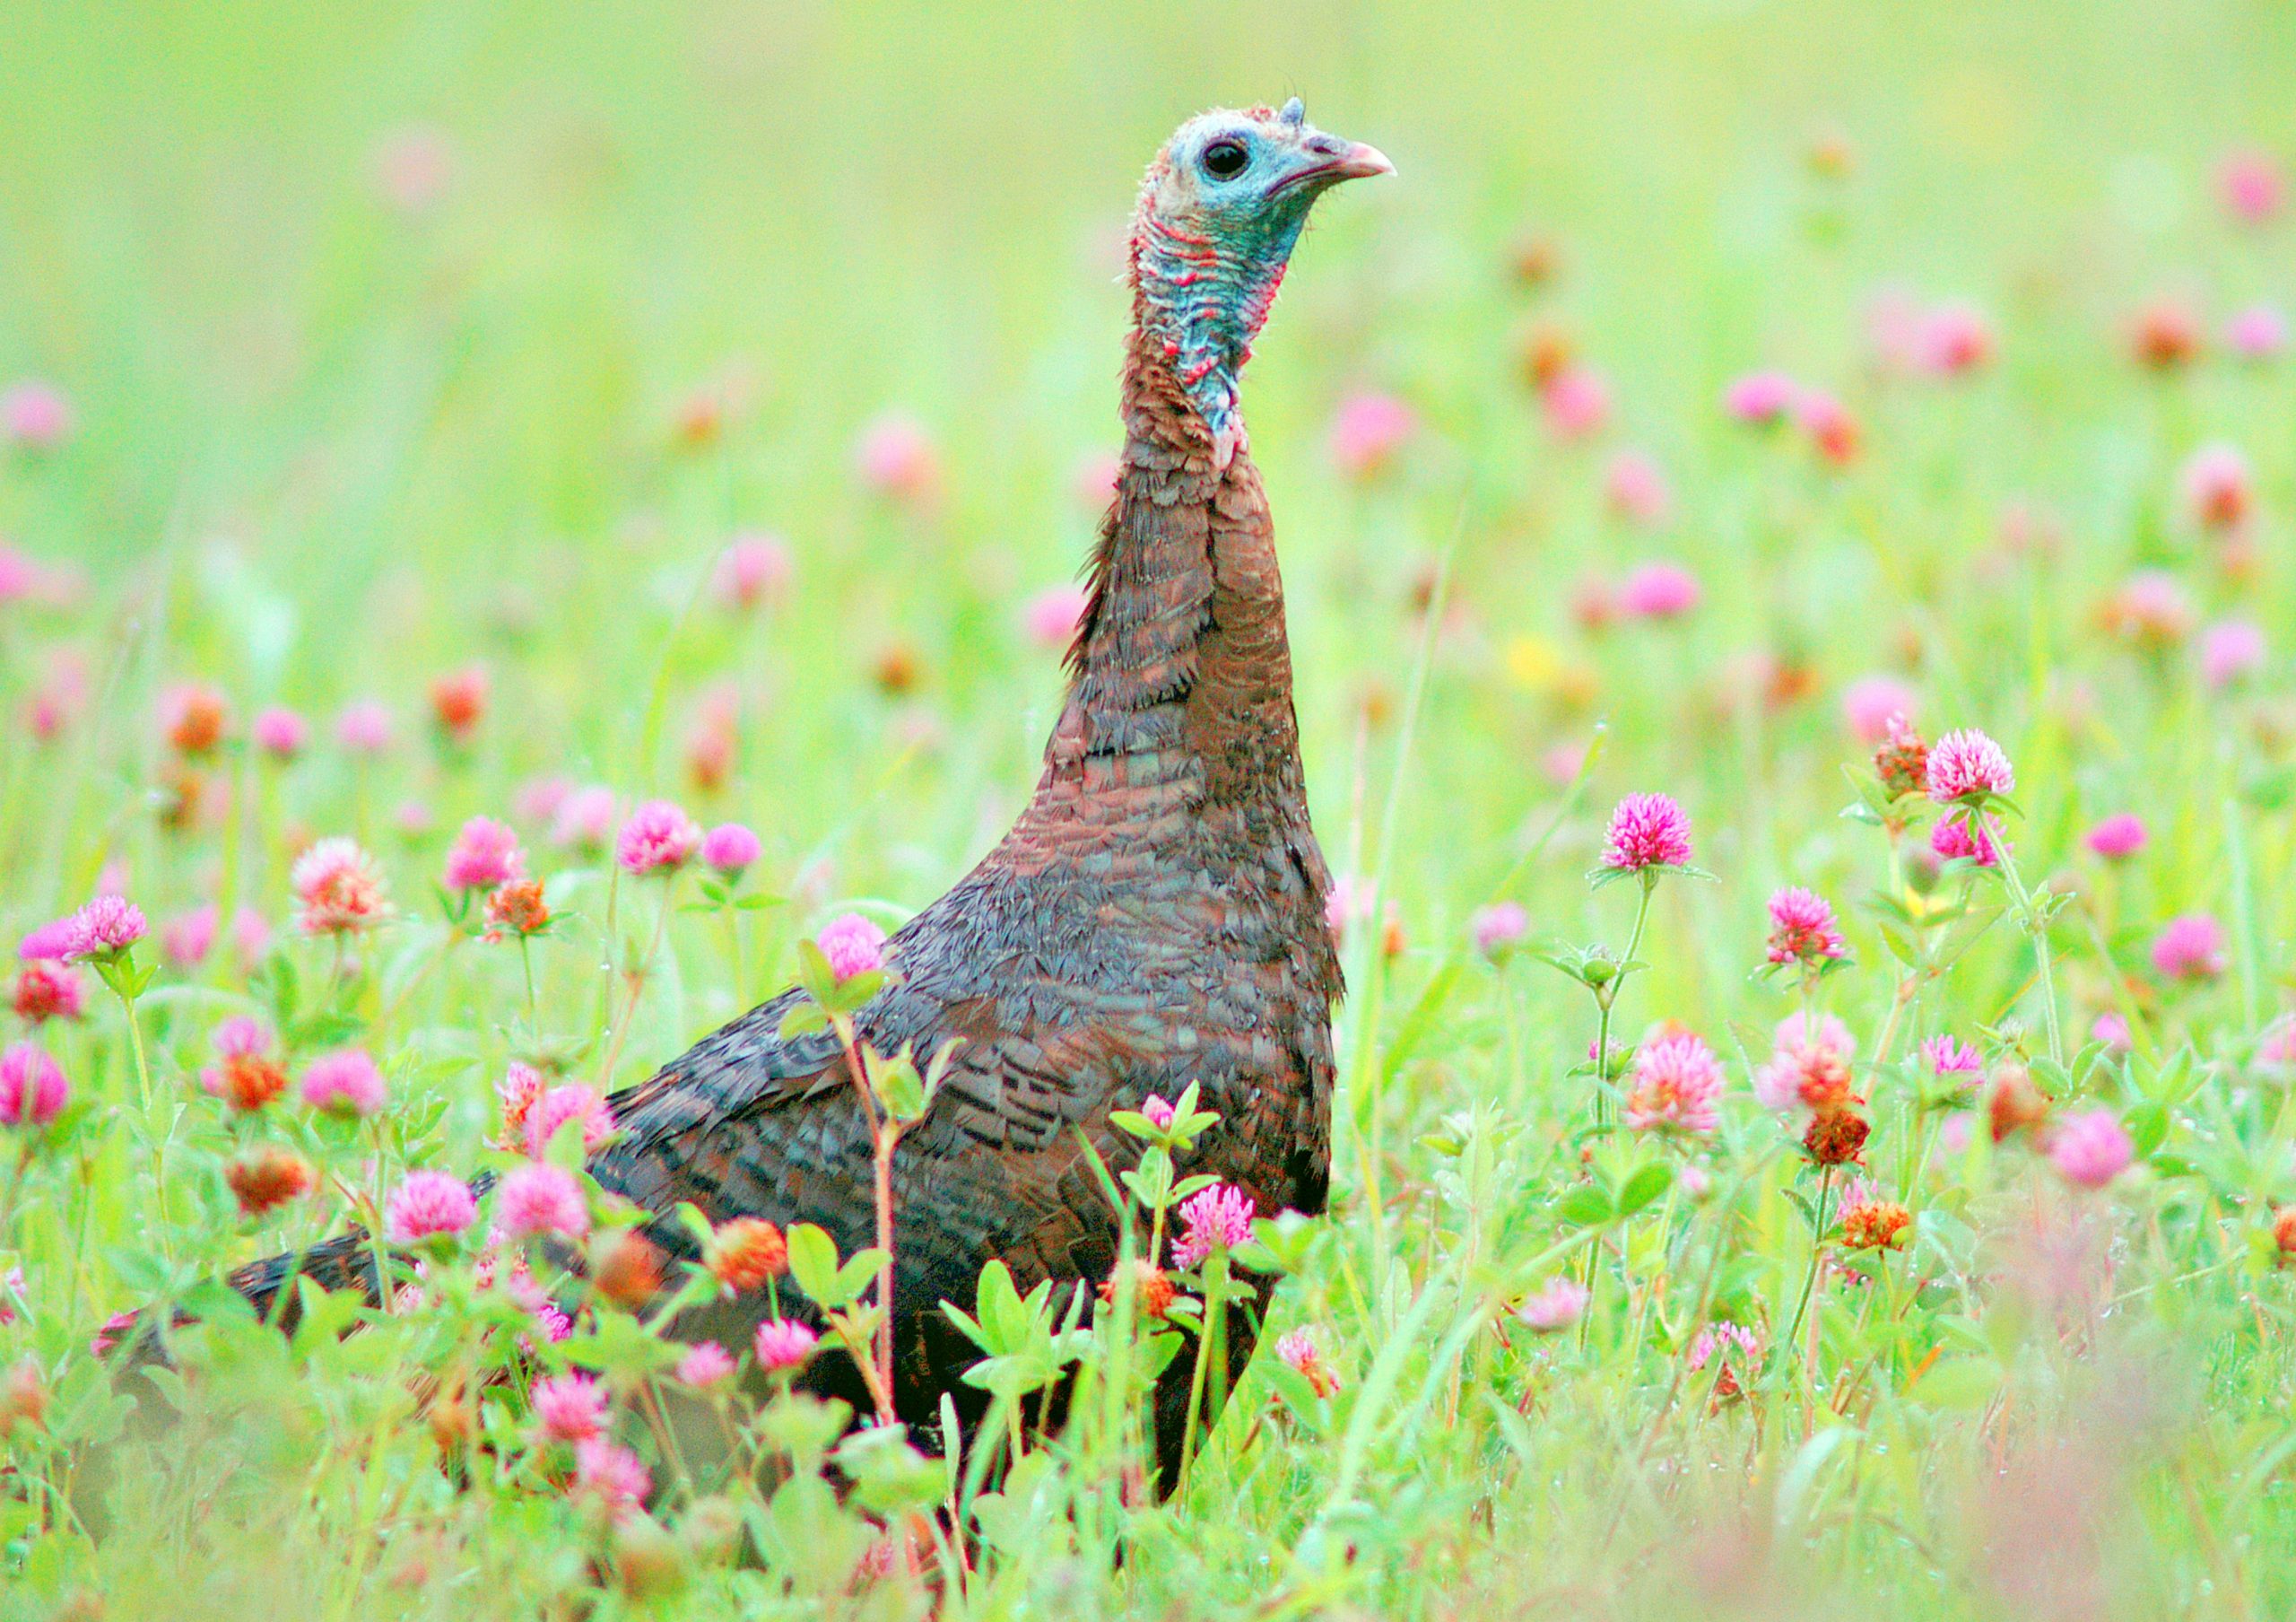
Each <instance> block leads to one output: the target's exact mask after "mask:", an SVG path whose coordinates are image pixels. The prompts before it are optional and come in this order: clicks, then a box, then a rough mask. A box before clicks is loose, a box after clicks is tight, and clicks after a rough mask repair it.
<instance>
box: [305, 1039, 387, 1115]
mask: <svg viewBox="0 0 2296 1622" xmlns="http://www.w3.org/2000/svg"><path fill="white" fill-rule="evenodd" d="M383 1096H384V1087H383V1073H382V1072H381V1071H380V1070H378V1069H377V1068H375V1061H374V1060H372V1059H370V1058H369V1057H368V1055H367V1053H366V1051H365V1050H364V1049H361V1048H340V1049H337V1050H336V1051H335V1052H332V1053H322V1054H320V1055H319V1056H318V1057H317V1059H314V1060H311V1062H310V1064H309V1066H307V1067H306V1068H305V1069H304V1071H303V1102H304V1103H307V1104H309V1105H310V1106H311V1108H313V1109H315V1110H320V1111H324V1112H326V1113H327V1114H329V1115H352V1116H363V1115H372V1114H374V1113H375V1112H377V1111H378V1110H380V1109H381V1108H382V1107H383Z"/></svg>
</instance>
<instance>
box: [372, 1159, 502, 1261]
mask: <svg viewBox="0 0 2296 1622" xmlns="http://www.w3.org/2000/svg"><path fill="white" fill-rule="evenodd" d="M477 1217H478V1202H477V1201H476V1200H475V1199H472V1198H471V1192H470V1185H469V1184H468V1183H466V1182H463V1180H462V1179H461V1178H459V1177H452V1176H449V1175H448V1174H447V1173H444V1172H409V1173H407V1174H406V1179H405V1181H404V1182H401V1183H400V1184H399V1185H398V1187H397V1188H396V1189H395V1190H392V1191H391V1197H390V1199H389V1202H388V1203H387V1205H385V1207H384V1208H383V1236H384V1237H385V1238H387V1239H388V1240H389V1241H390V1242H391V1243H393V1244H418V1243H422V1241H424V1240H426V1239H451V1238H453V1237H454V1236H455V1235H456V1234H460V1233H461V1232H462V1231H463V1230H464V1229H465V1228H466V1227H468V1226H470V1225H471V1224H472V1223H473V1222H474V1221H475V1220H476V1219H477Z"/></svg>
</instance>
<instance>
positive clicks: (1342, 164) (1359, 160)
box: [1326, 141, 1396, 180]
mask: <svg viewBox="0 0 2296 1622" xmlns="http://www.w3.org/2000/svg"><path fill="white" fill-rule="evenodd" d="M1395 172H1396V166H1395V165H1394V164H1393V163H1390V162H1389V161H1387V153H1383V152H1381V151H1380V150H1379V149H1378V147H1376V146H1372V145H1370V144H1366V143H1364V142H1361V141H1358V142H1357V143H1356V144H1354V145H1352V146H1351V147H1349V148H1348V149H1347V155H1346V156H1345V157H1344V158H1342V159H1340V161H1338V162H1336V163H1335V164H1333V165H1332V166H1331V168H1330V169H1329V170H1326V173H1328V174H1330V175H1332V176H1334V177H1335V178H1336V179H1342V180H1368V179H1370V178H1371V177H1372V176H1373V175H1391V174H1393V173H1395Z"/></svg>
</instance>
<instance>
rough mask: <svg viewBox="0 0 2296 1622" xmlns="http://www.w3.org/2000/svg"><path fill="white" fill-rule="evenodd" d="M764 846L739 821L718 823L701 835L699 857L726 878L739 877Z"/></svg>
mask: <svg viewBox="0 0 2296 1622" xmlns="http://www.w3.org/2000/svg"><path fill="white" fill-rule="evenodd" d="M763 849H764V847H763V846H762V845H761V844H760V843H759V842H758V837H757V835H756V834H754V833H751V832H750V830H749V829H748V828H746V827H744V826H743V825H742V824H740V823H719V824H718V825H717V826H716V827H714V828H712V829H710V830H709V833H705V834H703V835H702V836H701V859H702V861H703V862H705V863H706V864H708V865H709V867H712V868H716V869H717V870H718V872H720V873H722V874H724V875H725V876H726V877H727V878H739V877H740V876H742V875H743V873H744V871H746V870H747V869H748V868H750V866H751V865H752V863H754V862H755V861H756V860H757V859H758V857H759V855H760V854H761V852H762V850H763Z"/></svg>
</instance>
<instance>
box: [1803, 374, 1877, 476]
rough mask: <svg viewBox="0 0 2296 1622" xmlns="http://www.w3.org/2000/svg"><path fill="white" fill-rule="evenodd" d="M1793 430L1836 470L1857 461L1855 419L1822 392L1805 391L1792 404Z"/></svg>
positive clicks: (1809, 389) (1828, 395)
mask: <svg viewBox="0 0 2296 1622" xmlns="http://www.w3.org/2000/svg"><path fill="white" fill-rule="evenodd" d="M1794 423H1795V426H1796V427H1798V428H1799V429H1801V431H1802V432H1803V434H1804V436H1805V438H1807V439H1808V440H1809V441H1810V444H1811V447H1812V449H1815V450H1816V451H1817V453H1818V454H1819V455H1820V456H1822V457H1823V458H1825V459H1826V460H1827V461H1829V462H1831V463H1833V464H1834V465H1835V466H1836V467H1844V466H1847V465H1848V463H1850V462H1852V461H1855V460H1856V459H1857V446H1858V441H1859V440H1860V437H1861V434H1860V431H1859V429H1858V426H1857V418H1856V417H1855V416H1853V415H1851V414H1850V411H1849V407H1848V406H1844V405H1843V404H1842V403H1841V402H1840V401H1839V400H1838V399H1836V398H1835V397H1833V396H1831V395H1830V394H1828V393H1826V392H1825V391H1824V390H1823V389H1822V388H1805V389H1804V390H1803V391H1802V394H1801V397H1799V398H1798V399H1796V401H1795V402H1794Z"/></svg>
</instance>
